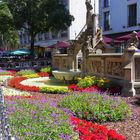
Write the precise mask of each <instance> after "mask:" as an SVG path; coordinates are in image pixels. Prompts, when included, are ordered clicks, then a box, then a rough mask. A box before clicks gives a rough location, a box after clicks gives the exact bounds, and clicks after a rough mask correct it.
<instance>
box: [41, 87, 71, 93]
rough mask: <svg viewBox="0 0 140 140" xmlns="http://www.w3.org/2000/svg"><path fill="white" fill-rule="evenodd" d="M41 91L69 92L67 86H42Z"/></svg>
mask: <svg viewBox="0 0 140 140" xmlns="http://www.w3.org/2000/svg"><path fill="white" fill-rule="evenodd" d="M40 92H41V93H54V94H57V93H59V94H65V93H68V88H65V87H63V88H62V87H41V88H40Z"/></svg>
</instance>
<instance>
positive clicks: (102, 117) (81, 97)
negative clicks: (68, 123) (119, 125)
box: [59, 93, 132, 122]
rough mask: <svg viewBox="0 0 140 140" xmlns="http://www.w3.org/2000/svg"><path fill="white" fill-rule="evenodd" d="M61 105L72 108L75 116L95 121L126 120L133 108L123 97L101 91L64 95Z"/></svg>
mask: <svg viewBox="0 0 140 140" xmlns="http://www.w3.org/2000/svg"><path fill="white" fill-rule="evenodd" d="M59 105H60V107H64V108H68V109H70V110H71V111H72V112H73V113H74V115H75V116H77V117H78V118H80V119H86V120H89V121H94V122H109V121H119V120H125V119H127V118H129V117H130V116H131V115H132V111H131V108H130V107H129V106H128V105H127V104H126V103H125V102H124V101H122V100H121V99H119V98H116V97H115V98H113V97H109V96H108V95H100V94H99V93H94V94H89V93H79V94H71V95H69V96H66V97H64V98H63V99H62V100H61V101H60V102H59Z"/></svg>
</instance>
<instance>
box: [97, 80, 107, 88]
mask: <svg viewBox="0 0 140 140" xmlns="http://www.w3.org/2000/svg"><path fill="white" fill-rule="evenodd" d="M97 85H98V87H101V88H109V87H110V81H109V80H108V79H106V78H99V79H98V80H97Z"/></svg>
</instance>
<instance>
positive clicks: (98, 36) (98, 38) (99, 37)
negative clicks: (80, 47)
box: [96, 28, 102, 42]
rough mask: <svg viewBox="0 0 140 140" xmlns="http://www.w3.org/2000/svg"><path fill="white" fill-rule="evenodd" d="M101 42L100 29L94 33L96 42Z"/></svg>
mask: <svg viewBox="0 0 140 140" xmlns="http://www.w3.org/2000/svg"><path fill="white" fill-rule="evenodd" d="M100 40H102V29H101V28H98V29H97V33H96V42H98V41H100Z"/></svg>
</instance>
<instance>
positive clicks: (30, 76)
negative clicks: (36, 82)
mask: <svg viewBox="0 0 140 140" xmlns="http://www.w3.org/2000/svg"><path fill="white" fill-rule="evenodd" d="M23 76H24V77H26V78H28V79H29V78H38V77H39V75H38V74H37V73H33V74H28V75H23Z"/></svg>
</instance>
